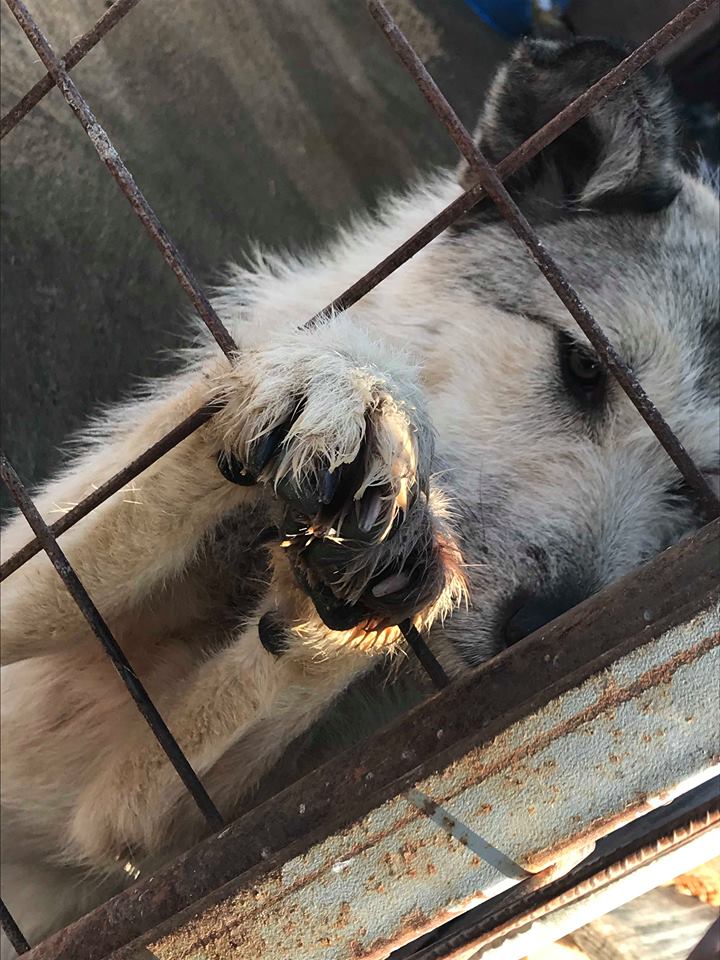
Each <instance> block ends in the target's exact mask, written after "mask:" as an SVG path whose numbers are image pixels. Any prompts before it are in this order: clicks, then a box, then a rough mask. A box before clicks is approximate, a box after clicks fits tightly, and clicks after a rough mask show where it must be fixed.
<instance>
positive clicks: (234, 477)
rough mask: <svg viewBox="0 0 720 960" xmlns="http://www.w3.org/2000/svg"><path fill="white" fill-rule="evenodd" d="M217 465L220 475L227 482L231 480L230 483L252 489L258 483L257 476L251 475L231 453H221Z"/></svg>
mask: <svg viewBox="0 0 720 960" xmlns="http://www.w3.org/2000/svg"><path fill="white" fill-rule="evenodd" d="M217 465H218V470H219V471H220V473H221V474H222V475H223V476H224V477H225V479H226V480H229V481H230V483H237V484H239V485H240V486H241V487H251V486H252V485H253V484H254V483H257V476H256V475H255V474H254V473H251V472H250V471H249V470H248V469H247V467H246V466H245V465H244V464H242V463H240V461H239V460H238V459H237V458H236V457H234V456H233V455H232V454H231V453H225V451H222V452H221V453H219V454H218V458H217Z"/></svg>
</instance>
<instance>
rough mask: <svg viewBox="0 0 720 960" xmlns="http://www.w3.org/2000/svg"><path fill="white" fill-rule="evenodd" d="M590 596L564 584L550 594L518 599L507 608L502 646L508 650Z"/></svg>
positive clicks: (583, 591)
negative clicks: (508, 614)
mask: <svg viewBox="0 0 720 960" xmlns="http://www.w3.org/2000/svg"><path fill="white" fill-rule="evenodd" d="M589 595H590V591H589V590H587V589H583V588H582V587H580V586H579V585H576V584H567V585H564V586H562V587H560V588H559V589H557V590H555V591H553V592H552V593H548V594H540V595H535V596H533V595H529V594H524V595H522V596H520V597H517V598H516V599H515V602H514V603H512V604H511V605H510V610H511V611H512V612H511V615H510V616H509V618H508V619H507V620H506V621H505V626H504V628H503V635H504V640H505V645H506V646H508V647H509V646H511V645H512V644H513V643H517V642H518V640H522V639H523V637H527V636H529V635H530V634H531V633H534V632H535V631H536V630H539V629H540V628H541V627H544V626H545V624H546V623H550V621H551V620H554V619H555V618H556V617H559V616H560V614H562V613H565V611H566V610H571V609H572V608H573V607H574V606H575V605H576V604H578V603H580V601H581V600H585V599H586V597H588V596H589Z"/></svg>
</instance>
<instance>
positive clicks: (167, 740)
mask: <svg viewBox="0 0 720 960" xmlns="http://www.w3.org/2000/svg"><path fill="white" fill-rule="evenodd" d="M0 476H2V479H3V481H4V482H5V485H6V486H7V488H8V490H9V491H10V494H11V496H12V498H13V500H14V501H15V503H16V504H17V505H18V507H19V508H20V510H21V511H22V513H23V514H24V516H25V519H26V520H27V522H28V523H29V524H30V526H31V527H32V530H33V533H34V534H35V536H36V537H37V538H38V540H39V541H40V543H41V544H42V548H43V550H44V551H45V553H46V554H47V555H48V557H49V558H50V561H51V563H52V565H53V566H54V567H55V570H56V571H57V573H58V575H59V577H60V578H61V580H62V581H63V583H64V584H65V586H66V587H67V589H68V592H69V593H70V595H71V597H72V598H73V600H74V601H75V603H76V604H77V606H78V608H79V609H80V612H81V613H82V615H83V616H84V617H85V619H86V620H87V622H88V624H89V625H90V628H91V629H92V631H93V633H94V634H95V636H96V637H97V638H98V640H99V641H100V643H101V644H102V646H103V649H104V650H105V653H107V655H108V656H109V657H110V660H111V661H112V664H113V666H114V667H115V669H116V670H117V672H118V674H119V675H120V679H121V680H122V681H123V683H124V684H125V686H126V687H127V689H128V691H129V693H130V696H131V697H132V698H133V700H134V701H135V703H136V705H137V707H138V709H139V711H140V713H141V714H142V715H143V717H144V718H145V720H146V721H147V724H148V726H149V727H150V729H151V730H152V732H153V734H154V735H155V737H156V739H157V741H158V743H159V744H160V746H161V747H162V749H163V750H164V752H165V754H166V755H167V758H168V760H169V761H170V763H171V764H172V765H173V767H174V768H175V771H176V772H177V775H178V776H179V777H180V779H181V780H182V782H183V784H184V785H185V787H186V788H187V790H188V792H189V793H190V795H191V796H192V798H193V800H194V801H195V803H196V804H197V806H198V808H199V810H200V812H201V813H202V815H203V817H204V818H205V820H206V822H207V824H208V826H209V827H210V828H211V829H212V830H219V829H221V828H222V826H223V825H224V823H223V819H222V817H221V816H220V813H219V812H218V810H217V808H216V807H215V804H214V803H213V802H212V800H211V799H210V797H209V795H208V793H207V792H206V790H205V788H204V787H203V785H202V784H201V783H200V780H199V779H198V777H197V775H196V773H195V771H194V770H193V768H192V767H191V766H190V764H189V762H188V760H187V758H186V756H185V754H184V753H183V752H182V750H181V749H180V747H179V745H178V743H177V741H176V740H175V738H174V737H173V735H172V733H170V730H169V729H168V727H167V725H166V724H165V721H164V720H163V718H162V717H161V716H160V713H159V712H158V710H157V708H156V707H155V704H154V703H153V702H152V700H151V699H150V697H149V696H148V694H147V691H146V690H145V687H144V686H143V685H142V683H141V682H140V680H139V679H138V677H137V675H136V673H135V671H134V670H133V668H132V666H131V665H130V662H129V661H128V659H127V657H126V656H125V654H124V653H123V652H122V650H121V648H120V646H119V644H118V642H117V640H115V638H114V637H113V635H112V633H111V632H110V629H109V628H108V625H107V624H106V623H105V621H104V620H103V618H102V616H101V615H100V612H99V611H98V609H97V607H96V606H95V604H94V603H93V602H92V600H91V599H90V597H89V596H88V593H87V591H86V590H85V587H84V586H83V585H82V583H81V582H80V578H79V577H78V575H77V574H76V573H75V571H74V570H73V568H72V567H71V566H70V563H69V561H68V559H67V557H66V556H65V554H64V553H63V552H62V550H61V549H60V547H59V546H58V543H57V540H56V539H55V537H54V536H53V534H52V532H51V530H50V528H49V527H48V525H47V524H46V523H45V521H44V520H43V518H42V517H41V516H40V514H39V513H38V511H37V508H36V507H35V504H34V503H33V502H32V500H31V499H30V497H29V496H28V494H27V492H26V490H25V487H24V486H23V484H22V481H21V480H20V478H19V477H18V475H17V473H16V472H15V470H14V469H13V467H12V466H11V464H10V463H9V462H8V461H7V459H6V458H5V457H4V456H2V458H0Z"/></svg>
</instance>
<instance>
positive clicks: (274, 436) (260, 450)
mask: <svg viewBox="0 0 720 960" xmlns="http://www.w3.org/2000/svg"><path fill="white" fill-rule="evenodd" d="M290 426H291V421H290V420H287V421H285V423H281V424H279V425H278V426H277V427H273V428H272V430H270V431H269V432H268V433H266V434H265V435H264V436H262V437H261V438H260V439H259V440H258V441H257V443H254V444H253V445H252V447H251V450H250V456H249V458H248V463H249V467H250V469H251V470H252V471H253V472H254V473H255V475H256V476H260V474H261V473H262V472H263V470H264V469H265V467H266V466H267V465H268V463H269V462H270V460H272V458H273V457H274V456H275V454H276V453H277V451H278V449H279V448H280V445H281V444H282V443H283V441H284V440H285V437H287V435H288V432H289V430H290Z"/></svg>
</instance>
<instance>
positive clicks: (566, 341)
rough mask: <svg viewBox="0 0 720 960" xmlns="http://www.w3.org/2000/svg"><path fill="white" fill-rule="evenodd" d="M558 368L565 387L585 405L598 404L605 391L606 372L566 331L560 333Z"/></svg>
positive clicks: (585, 348) (588, 351)
mask: <svg viewBox="0 0 720 960" xmlns="http://www.w3.org/2000/svg"><path fill="white" fill-rule="evenodd" d="M560 369H561V371H562V377H563V381H564V383H565V386H566V388H567V389H568V390H569V392H570V393H572V394H573V396H574V397H575V398H576V399H578V400H580V401H581V402H582V403H583V404H585V405H591V406H594V405H596V404H598V403H599V402H600V401H601V400H602V398H603V396H604V393H605V383H606V379H607V377H606V373H605V369H604V367H603V366H602V365H601V363H600V361H599V360H598V359H597V357H595V356H594V355H593V354H592V353H591V352H590V350H589V349H588V348H587V347H585V346H583V345H582V344H580V343H577V341H575V340H573V338H572V337H570V336H569V335H568V334H566V333H561V334H560Z"/></svg>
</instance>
